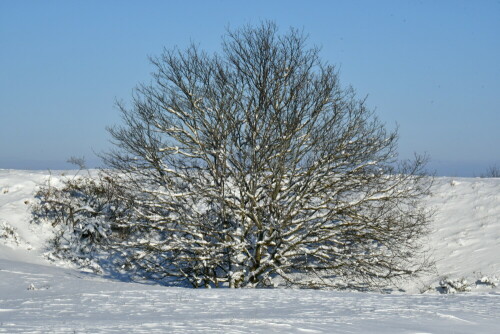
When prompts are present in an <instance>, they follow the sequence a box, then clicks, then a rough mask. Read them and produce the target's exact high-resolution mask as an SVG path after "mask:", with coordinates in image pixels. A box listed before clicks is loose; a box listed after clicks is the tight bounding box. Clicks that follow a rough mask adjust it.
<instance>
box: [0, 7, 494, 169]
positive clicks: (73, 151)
mask: <svg viewBox="0 0 500 334" xmlns="http://www.w3.org/2000/svg"><path fill="white" fill-rule="evenodd" d="M262 20H273V21H275V22H276V23H277V25H278V26H279V27H280V28H281V29H282V31H285V30H287V29H288V27H290V26H293V27H297V28H300V29H303V30H304V32H306V33H307V34H309V42H310V45H311V46H312V45H319V46H321V47H322V52H321V56H322V59H323V60H326V61H328V62H330V63H332V64H335V65H337V66H339V68H340V73H341V82H342V83H343V84H344V85H352V86H353V87H354V88H355V89H356V90H357V91H358V93H359V95H360V96H365V95H368V105H369V106H370V107H372V108H375V109H376V113H377V115H378V116H379V117H380V118H381V120H382V121H383V122H385V123H386V124H387V127H388V128H394V126H396V124H397V125H398V126H399V134H400V139H399V151H400V155H401V157H402V158H408V157H411V156H412V155H413V153H414V152H417V153H427V154H429V155H430V157H431V162H430V164H429V169H430V170H431V171H436V172H437V174H438V175H449V176H477V175H480V174H481V173H483V172H485V171H486V169H487V168H488V167H490V166H492V165H494V164H497V165H498V166H500V1H499V0H494V1H487V0H470V1H458V0H454V1H404V0H396V1H375V0H372V1H369V0H366V1H333V0H330V1H306V0H302V1H292V0H284V1H279V0H274V1H272V0H267V1H255V0H252V1H243V0H242V1H238V0H232V1H229V0H228V1H223V0H219V1H217V0H214V1H208V0H207V1H201V0H200V1H188V0H186V1H151V0H141V1H139V0H137V1H123V0H122V1H111V0H106V1H103V0H102V1H99V0H98V1H88V0H87V1H49V0H47V1H23V0H0V168H18V169H49V168H50V169H64V168H71V167H72V166H71V165H69V164H67V163H66V160H67V159H68V158H69V157H71V156H76V157H82V156H83V157H85V158H86V160H87V162H88V164H89V165H90V166H91V167H92V166H96V165H98V164H99V161H98V158H97V157H96V155H95V154H94V152H102V151H106V150H107V149H109V148H110V147H111V145H110V143H109V138H110V137H109V135H108V134H107V132H106V130H105V128H106V126H110V125H113V124H117V123H119V122H120V118H119V114H118V111H117V109H116V108H115V107H114V103H115V101H116V100H117V99H119V100H124V101H129V100H130V97H131V93H132V91H133V88H134V87H135V86H136V85H137V84H138V83H140V82H148V81H149V79H150V73H151V72H152V71H153V67H152V66H151V64H150V63H149V61H148V56H154V55H158V54H159V53H160V52H161V51H162V49H163V47H166V48H171V47H173V46H179V47H184V46H187V44H189V43H190V42H196V43H199V44H200V46H201V47H202V48H205V49H206V50H208V51H210V52H214V51H217V50H219V48H220V40H221V36H222V35H223V34H224V33H225V30H226V28H227V27H230V28H237V27H240V26H241V25H244V24H249V23H250V24H259V22H261V21H262Z"/></svg>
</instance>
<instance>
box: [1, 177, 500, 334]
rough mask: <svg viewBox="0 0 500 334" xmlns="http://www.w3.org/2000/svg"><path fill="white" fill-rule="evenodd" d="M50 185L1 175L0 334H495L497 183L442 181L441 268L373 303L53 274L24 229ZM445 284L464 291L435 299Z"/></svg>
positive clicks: (365, 297) (368, 297)
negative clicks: (39, 192)
mask: <svg viewBox="0 0 500 334" xmlns="http://www.w3.org/2000/svg"><path fill="white" fill-rule="evenodd" d="M53 174H54V175H53V177H52V182H57V178H58V177H59V176H58V175H59V174H60V173H53ZM47 177H48V173H47V172H34V171H17V170H0V333H125V332H134V333H171V332H173V333H175V332H178V333H194V332H196V333H210V332H212V333H223V332H231V333H252V332H258V333H273V332H283V333H293V332H295V333H304V332H305V333H360V332H364V333H500V289H499V288H498V287H493V286H492V285H491V284H490V283H488V282H497V283H500V282H499V278H500V179H474V178H437V179H436V182H435V185H434V187H433V196H432V197H430V198H429V199H428V200H427V204H428V206H429V207H432V208H435V210H436V213H435V217H434V221H433V224H432V229H433V232H432V234H431V235H430V236H429V247H430V248H431V250H432V253H433V256H434V258H435V260H436V269H435V271H434V272H430V273H428V274H426V275H425V276H423V277H421V278H419V279H417V280H415V281H413V282H410V283H408V284H405V285H404V286H402V288H404V289H405V290H406V291H407V292H406V293H394V294H380V293H356V292H337V291H318V290H286V289H274V290H230V289H220V290H194V289H181V288H167V287H161V286H154V285H146V284H139V283H125V282H119V281H114V280H113V279H111V278H106V277H102V276H96V275H94V274H92V273H88V272H83V271H80V270H76V269H74V268H73V269H72V268H69V267H68V266H56V264H54V263H52V262H48V261H47V260H45V259H44V257H43V252H44V245H45V241H46V239H47V237H48V236H49V235H50V233H49V231H47V230H46V229H45V230H44V229H43V228H41V227H39V226H33V225H30V224H29V219H30V214H29V204H30V203H31V202H32V201H33V200H34V199H33V193H34V190H35V187H36V185H37V184H41V183H43V182H45V180H47ZM444 278H447V279H448V281H453V280H463V279H466V280H467V281H468V283H467V284H466V285H468V286H469V289H470V291H468V292H465V293H457V294H446V295H445V294H439V292H438V289H436V288H438V286H439V281H440V280H443V279H444ZM481 280H482V281H483V282H481ZM420 291H426V292H425V293H424V294H422V293H419V292H420Z"/></svg>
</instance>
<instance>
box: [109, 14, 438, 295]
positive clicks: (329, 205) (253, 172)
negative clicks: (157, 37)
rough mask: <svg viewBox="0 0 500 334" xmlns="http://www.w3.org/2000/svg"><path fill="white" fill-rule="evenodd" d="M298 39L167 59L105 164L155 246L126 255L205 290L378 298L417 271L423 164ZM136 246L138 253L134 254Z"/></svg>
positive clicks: (254, 40) (250, 32)
mask: <svg viewBox="0 0 500 334" xmlns="http://www.w3.org/2000/svg"><path fill="white" fill-rule="evenodd" d="M318 53H319V50H318V49H317V48H308V47H307V46H306V38H305V37H304V35H303V34H301V33H300V32H298V31H297V30H294V29H291V30H289V32H288V33H286V34H279V33H278V29H277V27H276V26H275V25H274V24H273V23H263V24H261V25H260V26H258V27H257V28H254V27H250V26H247V27H244V28H242V29H240V30H236V31H229V32H228V33H227V35H226V36H225V38H224V40H223V43H222V52H221V53H220V54H215V55H209V54H207V53H205V52H203V51H202V50H200V49H199V47H197V46H195V45H193V46H191V47H189V48H187V49H186V50H178V49H173V50H165V51H164V52H163V54H162V55H161V56H159V57H157V58H152V63H153V64H154V66H155V68H156V72H155V73H154V80H153V81H152V83H151V84H149V85H141V86H140V87H139V88H138V89H137V91H136V93H135V95H134V98H133V101H132V104H131V106H126V105H124V104H119V108H120V111H121V113H122V115H123V120H124V124H123V125H122V126H118V127H114V128H111V129H110V133H111V135H112V137H113V140H114V142H115V144H116V147H117V149H116V150H115V151H114V152H111V153H109V154H107V155H106V161H107V163H108V165H109V166H110V167H113V168H114V170H115V171H116V173H114V175H113V177H114V178H115V179H117V180H118V179H119V180H120V182H117V183H119V184H121V187H123V189H125V190H126V191H125V192H122V193H126V194H128V195H127V196H128V198H126V200H128V201H132V202H133V205H134V212H135V218H134V219H133V220H131V221H130V222H129V223H128V224H131V225H134V226H136V227H137V228H138V230H140V231H142V233H143V237H142V238H136V239H135V240H127V241H126V242H124V243H123V244H121V245H117V247H121V248H122V249H126V251H127V252H129V253H130V258H131V259H132V260H131V263H133V265H135V266H137V268H141V269H146V271H147V272H149V273H151V275H152V276H154V277H157V278H165V279H170V280H178V281H180V282H183V283H189V284H191V285H192V286H195V287H203V286H206V287H208V286H211V287H220V286H230V287H264V286H272V285H277V284H286V285H295V286H306V287H325V286H352V287H364V286H366V285H367V284H377V283H378V282H383V281H384V280H387V279H393V278H397V277H405V276H408V275H412V274H414V273H416V272H418V270H420V269H421V268H422V265H425V264H424V263H423V262H418V261H415V260H416V255H418V254H419V253H418V250H419V248H418V247H419V243H418V240H419V238H420V237H421V236H422V235H423V234H424V233H425V231H426V227H427V222H428V215H427V214H426V213H425V211H424V210H422V209H421V208H420V207H419V202H418V201H419V199H420V198H421V196H422V195H425V194H426V193H427V191H428V187H429V182H428V181H429V178H427V177H425V176H424V175H423V174H422V173H421V169H422V167H423V164H424V161H423V159H421V158H420V157H417V158H416V159H415V161H413V162H407V163H397V155H396V142H397V133H396V132H388V131H386V130H385V128H384V126H383V124H381V123H380V122H379V121H378V120H377V118H376V117H375V116H374V115H373V112H372V111H371V110H370V109H368V108H367V107H366V105H365V100H364V99H359V98H357V97H356V95H355V93H354V91H353V89H351V88H342V87H341V85H340V83H339V79H338V73H337V71H336V69H335V68H334V66H331V65H328V64H326V63H324V62H322V61H321V60H320V58H319V56H318ZM124 245H126V247H123V246H124Z"/></svg>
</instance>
